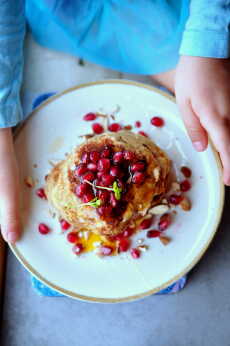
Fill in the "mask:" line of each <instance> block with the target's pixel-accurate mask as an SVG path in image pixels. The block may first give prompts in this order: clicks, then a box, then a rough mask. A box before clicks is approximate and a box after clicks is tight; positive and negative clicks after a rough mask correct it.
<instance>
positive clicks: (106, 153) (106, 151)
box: [101, 147, 111, 159]
mask: <svg viewBox="0 0 230 346" xmlns="http://www.w3.org/2000/svg"><path fill="white" fill-rule="evenodd" d="M110 154H111V151H110V149H109V148H106V147H105V148H104V149H103V150H102V152H101V158H104V159H107V158H109V157H110Z"/></svg>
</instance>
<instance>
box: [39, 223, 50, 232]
mask: <svg viewBox="0 0 230 346" xmlns="http://www.w3.org/2000/svg"><path fill="white" fill-rule="evenodd" d="M38 231H39V232H40V233H41V234H47V233H49V232H50V228H49V227H48V226H47V225H45V224H44V223H40V224H39V225H38Z"/></svg>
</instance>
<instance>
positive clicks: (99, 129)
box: [92, 123, 104, 135]
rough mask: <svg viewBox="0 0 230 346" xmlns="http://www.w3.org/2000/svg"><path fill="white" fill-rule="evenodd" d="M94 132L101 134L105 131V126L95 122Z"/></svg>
mask: <svg viewBox="0 0 230 346" xmlns="http://www.w3.org/2000/svg"><path fill="white" fill-rule="evenodd" d="M92 129H93V132H94V133H96V134H97V135H100V134H101V133H103V132H104V127H103V126H102V125H101V124H99V123H94V124H93V125H92Z"/></svg>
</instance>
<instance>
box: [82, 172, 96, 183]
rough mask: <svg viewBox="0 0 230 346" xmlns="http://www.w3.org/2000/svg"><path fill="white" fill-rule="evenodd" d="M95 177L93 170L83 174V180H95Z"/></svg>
mask: <svg viewBox="0 0 230 346" xmlns="http://www.w3.org/2000/svg"><path fill="white" fill-rule="evenodd" d="M94 178H95V176H94V174H93V172H87V173H85V174H84V176H83V180H88V181H93V180H94Z"/></svg>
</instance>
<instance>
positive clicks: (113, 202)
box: [109, 192, 118, 208]
mask: <svg viewBox="0 0 230 346" xmlns="http://www.w3.org/2000/svg"><path fill="white" fill-rule="evenodd" d="M109 203H110V205H111V206H112V207H113V208H116V207H117V205H118V201H117V200H116V198H115V196H114V193H113V192H111V193H110V200H109Z"/></svg>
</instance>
